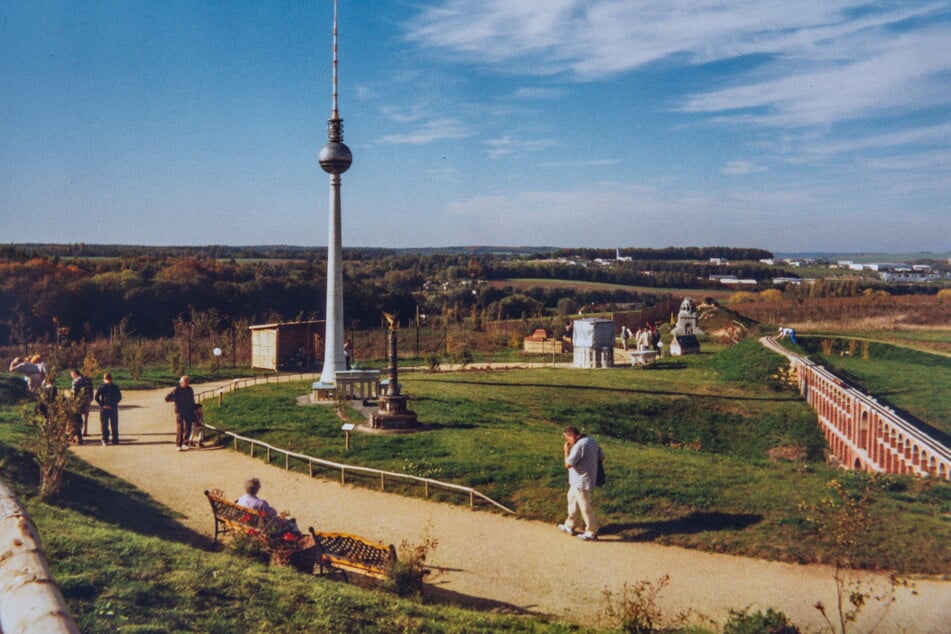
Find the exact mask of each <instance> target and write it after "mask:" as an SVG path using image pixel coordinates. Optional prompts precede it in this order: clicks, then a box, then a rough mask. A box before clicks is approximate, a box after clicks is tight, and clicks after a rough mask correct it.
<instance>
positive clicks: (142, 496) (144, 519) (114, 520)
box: [54, 465, 211, 548]
mask: <svg viewBox="0 0 951 634" xmlns="http://www.w3.org/2000/svg"><path fill="white" fill-rule="evenodd" d="M83 470H84V471H88V472H89V474H90V475H85V474H83V473H77V472H76V471H74V470H70V471H67V472H66V473H64V474H63V490H62V493H61V494H60V495H59V496H58V497H57V499H56V500H55V502H54V504H55V505H56V506H59V507H60V508H68V509H71V510H73V511H76V512H77V513H82V514H83V515H86V516H89V517H93V518H95V519H97V520H99V521H101V522H105V523H107V524H112V525H115V526H118V527H119V528H122V529H125V530H129V531H133V532H135V533H139V534H140V535H149V536H152V537H160V538H162V539H167V540H170V541H175V542H181V543H183V544H189V545H191V546H197V547H200V548H208V547H210V545H211V540H210V539H209V538H208V537H207V536H205V535H202V534H201V533H198V532H195V531H193V530H191V529H189V528H186V527H185V526H184V525H182V524H181V523H180V522H179V518H180V517H181V515H179V514H178V513H176V512H174V511H172V510H171V509H168V508H166V507H165V506H163V505H162V504H161V503H160V502H158V501H156V500H155V499H154V498H152V497H151V496H149V495H148V494H146V493H144V492H143V491H141V490H139V489H136V488H132V487H130V486H129V485H128V484H127V483H125V482H124V481H122V480H118V479H116V478H115V477H114V476H112V475H110V474H108V473H106V472H105V471H101V470H99V469H95V468H94V467H90V466H88V465H84V467H83Z"/></svg>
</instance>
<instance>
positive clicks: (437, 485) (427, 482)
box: [196, 373, 515, 515]
mask: <svg viewBox="0 0 951 634" xmlns="http://www.w3.org/2000/svg"><path fill="white" fill-rule="evenodd" d="M317 376H318V375H316V374H312V373H303V374H287V375H285V374H281V375H269V376H264V377H255V378H248V379H235V380H234V381H232V382H231V383H229V384H226V385H224V386H221V387H217V388H213V389H210V390H205V391H203V392H200V393H198V394H197V395H196V400H198V401H199V402H201V401H202V400H206V399H207V398H209V397H217V398H218V399H219V404H220V403H221V399H222V397H223V395H224V393H225V392H228V391H230V392H234V391H235V390H237V389H238V388H239V387H247V386H249V385H260V384H266V383H288V382H290V381H302V380H309V379H314V378H315V377H317ZM205 430H206V431H205V437H206V439H207V438H209V437H210V436H214V437H215V438H214V439H215V441H216V442H218V443H219V444H224V443H228V444H230V445H231V446H232V448H233V449H234V450H235V451H242V452H243V451H244V448H245V447H247V449H248V452H249V454H250V456H251V457H252V458H253V457H254V456H255V453H257V455H259V456H260V455H262V454H263V457H264V459H265V460H266V461H267V463H268V464H271V458H272V456H274V455H277V456H283V458H284V460H283V462H284V468H285V469H290V468H291V460H292V459H293V460H294V461H296V462H298V463H305V464H306V465H307V471H308V474H309V475H310V476H311V477H313V476H314V472H315V469H324V470H330V471H339V472H340V483H341V484H346V483H347V476H348V474H350V475H353V474H360V475H363V476H366V477H371V478H373V479H374V480H377V479H378V480H379V483H380V490H381V491H385V490H386V483H387V480H389V481H390V482H397V481H401V482H408V483H411V484H417V485H422V487H423V491H424V494H425V496H426V497H429V495H430V491H431V490H432V489H442V490H445V491H450V492H453V493H459V494H463V495H466V496H468V498H469V506H470V507H474V506H475V502H476V500H477V499H478V500H482V501H484V502H487V503H489V504H491V505H492V506H495V507H496V508H498V509H501V510H503V511H505V512H506V513H512V514H513V515H514V514H515V511H513V510H512V509H510V508H508V507H507V506H505V505H503V504H501V503H499V502H496V501H495V500H493V499H492V498H490V497H489V496H487V495H485V494H484V493H481V492H479V491H477V490H476V489H473V488H472V487H467V486H462V485H459V484H453V483H451V482H443V481H441V480H434V479H432V478H424V477H421V476H414V475H410V474H407V473H397V472H394V471H384V470H381V469H374V468H372V467H362V466H358V465H351V464H345V463H342V462H334V461H332V460H324V459H323V458H315V457H313V456H308V455H306V454H302V453H297V452H294V451H289V450H287V449H283V448H281V447H275V446H274V445H271V444H268V443H266V442H262V441H260V440H256V439H254V438H248V437H247V436H240V435H238V434H236V433H234V432H231V431H227V430H222V429H218V428H216V427H214V426H213V425H208V424H206V425H205ZM209 432H211V434H209Z"/></svg>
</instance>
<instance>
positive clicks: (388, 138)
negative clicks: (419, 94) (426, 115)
mask: <svg viewBox="0 0 951 634" xmlns="http://www.w3.org/2000/svg"><path fill="white" fill-rule="evenodd" d="M471 136H474V133H473V132H472V131H471V130H469V129H468V127H466V126H465V125H464V124H463V123H461V122H459V121H457V120H455V119H448V118H446V119H433V120H431V121H424V122H421V123H418V124H416V125H414V126H413V128H412V129H411V130H409V131H407V132H399V133H396V134H387V135H385V136H383V137H380V138H379V139H378V140H377V143H380V144H383V145H426V144H428V143H435V142H437V141H445V140H449V139H465V138H468V137H471Z"/></svg>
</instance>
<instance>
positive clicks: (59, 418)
mask: <svg viewBox="0 0 951 634" xmlns="http://www.w3.org/2000/svg"><path fill="white" fill-rule="evenodd" d="M79 407H80V402H79V400H78V399H74V398H73V395H72V393H71V392H63V393H58V394H56V393H54V394H49V393H44V392H41V393H40V394H38V395H37V400H36V401H35V402H31V403H27V404H26V405H24V406H23V417H24V418H25V419H26V420H27V421H28V422H30V423H32V424H33V425H34V426H35V428H36V445H35V447H34V454H35V456H36V462H37V464H39V466H40V492H39V495H40V499H42V500H45V501H49V500H51V499H53V498H55V497H56V495H58V494H59V492H60V490H61V489H62V488H63V471H65V469H66V459H67V457H68V455H69V443H70V439H71V438H72V432H73V427H74V425H75V420H76V416H77V415H78V414H79Z"/></svg>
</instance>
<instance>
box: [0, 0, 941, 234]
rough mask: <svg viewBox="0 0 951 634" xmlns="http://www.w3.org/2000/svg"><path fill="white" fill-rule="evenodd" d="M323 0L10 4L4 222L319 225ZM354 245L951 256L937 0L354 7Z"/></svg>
mask: <svg viewBox="0 0 951 634" xmlns="http://www.w3.org/2000/svg"><path fill="white" fill-rule="evenodd" d="M332 15H333V3H332V2H331V1H330V0H321V1H319V2H303V1H301V2H282V1H276V0H275V1H268V2H250V1H233V2H189V1H183V0H163V1H161V2H159V1H157V0H156V1H145V0H113V1H111V2H106V1H94V0H86V1H77V2H62V1H55V0H48V1H44V0H29V1H21V0H6V1H5V2H3V3H0V243H10V242H88V243H109V244H112V243H125V244H151V245H205V244H230V245H248V244H293V245H319V246H322V245H326V244H327V210H328V199H329V194H328V177H327V175H326V174H325V173H324V172H323V171H321V170H320V168H319V166H318V165H317V162H316V154H317V152H318V151H319V150H320V148H321V147H322V146H323V145H324V144H325V143H326V139H327V132H326V120H327V118H329V116H330V114H331V85H332V82H331V44H332V42H331V22H332ZM339 29H340V32H339V57H340V61H339V107H340V116H341V117H342V118H343V119H344V122H345V123H344V126H345V127H344V141H345V142H346V143H347V145H349V146H350V148H351V150H352V151H353V155H354V161H353V166H352V167H351V168H350V170H349V171H348V172H347V173H345V174H344V175H343V191H342V201H343V241H344V246H390V247H411V246H418V247H422V246H450V245H550V246H565V247H582V246H585V247H616V246H617V247H627V246H637V247H665V246H687V245H699V246H709V245H727V246H750V247H762V248H766V249H770V250H773V251H776V252H797V251H839V252H844V251H880V252H907V251H919V250H931V251H946V250H948V249H951V2H944V1H936V2H928V1H922V2H911V1H899V2H882V1H879V2H858V1H849V0H796V1H795V2H790V1H788V0H787V1H763V0H761V1H752V0H731V1H730V2H721V1H719V0H717V1H713V0H696V1H686V0H668V1H665V2H652V1H644V2H640V1H635V0H588V1H585V0H509V1H506V2H503V1H499V0H429V1H422V2H421V1H418V0H417V1H412V2H410V1H403V0H388V1H383V0H380V1H372V0H341V2H340V4H339Z"/></svg>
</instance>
